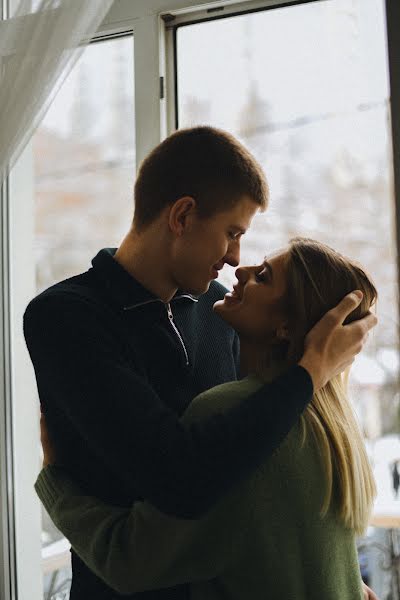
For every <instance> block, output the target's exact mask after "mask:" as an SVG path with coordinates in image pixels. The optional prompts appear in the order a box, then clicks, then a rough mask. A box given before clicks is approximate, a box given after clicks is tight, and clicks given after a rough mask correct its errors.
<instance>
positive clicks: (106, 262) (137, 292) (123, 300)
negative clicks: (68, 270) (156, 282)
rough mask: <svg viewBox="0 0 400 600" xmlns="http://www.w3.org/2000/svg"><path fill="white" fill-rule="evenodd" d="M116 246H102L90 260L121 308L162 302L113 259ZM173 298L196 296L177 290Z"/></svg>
mask: <svg viewBox="0 0 400 600" xmlns="http://www.w3.org/2000/svg"><path fill="white" fill-rule="evenodd" d="M116 251H117V248H103V249H102V250H100V252H98V253H97V255H96V256H95V257H94V258H93V260H92V266H93V270H94V272H95V274H96V275H97V276H98V277H99V279H101V281H102V283H103V285H105V287H106V289H107V291H108V293H109V294H110V296H112V298H113V299H114V301H115V302H116V303H117V304H118V305H119V307H120V308H122V309H123V310H131V309H134V308H139V307H141V306H147V305H150V304H153V303H156V302H159V303H161V304H164V302H163V301H162V300H161V299H160V298H158V297H157V296H155V295H154V294H153V293H152V292H150V291H149V290H148V289H146V288H145V287H144V286H143V285H142V284H141V283H139V281H137V279H135V278H134V277H132V275H130V274H129V273H128V272H127V271H125V269H124V268H123V267H122V266H121V265H120V264H119V263H118V262H117V261H116V260H114V255H115V253H116ZM174 300H186V301H188V302H189V301H190V302H197V301H198V298H196V297H195V296H193V295H192V294H189V293H187V292H183V291H182V290H178V291H177V292H176V294H175V295H174V297H173V298H172V300H171V302H172V301H174Z"/></svg>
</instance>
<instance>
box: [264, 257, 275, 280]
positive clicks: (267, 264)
mask: <svg viewBox="0 0 400 600" xmlns="http://www.w3.org/2000/svg"><path fill="white" fill-rule="evenodd" d="M263 265H264V267H265V268H266V269H267V271H268V275H269V277H270V279H271V281H272V280H273V278H274V272H273V270H272V267H271V264H270V263H269V262H268V259H267V258H266V257H264V262H263Z"/></svg>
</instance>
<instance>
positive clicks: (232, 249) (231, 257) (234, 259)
mask: <svg viewBox="0 0 400 600" xmlns="http://www.w3.org/2000/svg"><path fill="white" fill-rule="evenodd" d="M224 261H225V262H226V263H227V264H228V265H231V267H237V266H238V264H239V262H240V242H239V240H235V241H234V242H232V243H231V244H229V247H228V252H227V253H226V254H225V257H224Z"/></svg>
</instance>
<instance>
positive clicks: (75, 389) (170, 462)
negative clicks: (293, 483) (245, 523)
mask: <svg viewBox="0 0 400 600" xmlns="http://www.w3.org/2000/svg"><path fill="white" fill-rule="evenodd" d="M356 305H357V300H356V299H355V298H353V299H351V297H350V300H348V301H347V304H346V306H345V308H344V309H342V312H341V313H340V314H339V317H337V318H338V319H339V321H340V319H341V322H343V320H344V318H345V317H346V315H347V314H348V312H351V310H353V309H354V307H355V306H356ZM346 311H347V312H346ZM77 322H79V323H81V324H82V325H81V327H80V328H79V330H78V329H77V327H76V323H77ZM330 324H331V325H332V322H330ZM346 327H350V326H346ZM25 337H26V341H27V345H28V348H29V352H30V354H31V358H32V362H33V364H34V366H35V370H36V376H37V380H38V385H39V388H40V387H42V388H44V389H45V390H46V395H47V396H48V397H51V401H52V402H54V403H55V404H56V405H57V409H58V410H59V412H61V413H62V414H64V415H65V419H66V423H68V424H69V426H71V427H73V428H74V429H75V430H76V431H77V432H78V433H79V434H80V435H81V436H82V438H83V439H84V440H85V442H86V444H87V446H88V448H90V450H91V451H92V452H93V453H94V454H95V455H97V456H98V457H99V459H100V460H102V461H103V463H104V464H106V465H108V466H109V467H110V468H111V469H112V470H113V471H114V472H115V473H118V474H119V476H120V477H122V478H123V479H125V480H126V481H128V482H129V483H133V485H134V486H135V488H136V489H137V490H138V491H139V493H140V494H141V495H142V496H143V497H144V498H146V499H147V500H149V501H150V502H151V503H152V504H154V506H156V507H157V508H158V509H159V510H161V511H162V512H165V513H168V514H174V515H177V516H180V517H197V516H200V515H202V514H204V513H205V512H206V511H207V510H208V509H209V508H210V507H212V506H213V505H214V504H215V502H217V500H218V499H219V498H220V497H222V495H223V494H225V493H226V492H227V491H228V490H229V489H230V488H231V487H232V485H233V484H235V483H238V482H239V481H240V480H241V479H243V478H244V477H245V476H246V475H248V474H249V473H250V471H251V470H252V469H254V468H256V467H257V466H258V465H259V464H260V463H261V462H262V460H263V459H264V458H265V457H267V456H268V455H270V454H271V453H272V452H273V450H274V449H275V448H276V447H277V446H278V445H279V444H280V442H281V441H282V440H283V439H284V437H285V436H286V435H287V433H288V432H289V431H290V429H291V427H292V426H293V424H294V423H295V422H296V421H297V419H298V417H299V415H300V414H301V412H302V411H303V409H304V408H305V406H306V405H307V403H308V402H309V401H310V399H311V397H312V391H313V389H312V382H311V379H310V376H309V374H308V373H307V371H306V370H305V369H303V368H301V367H300V366H294V367H292V368H291V369H290V370H289V371H288V372H287V373H285V374H284V375H282V376H281V377H279V378H277V379H276V380H275V381H274V382H272V383H270V384H267V385H265V386H264V387H263V388H261V390H260V391H258V392H257V393H255V394H254V395H252V396H251V397H249V398H247V399H246V400H244V401H243V402H242V403H240V404H239V405H238V406H235V407H233V408H232V409H231V410H230V411H229V412H227V413H224V414H223V415H218V414H216V415H212V416H210V417H209V418H208V419H206V420H204V421H202V422H201V423H192V424H190V425H185V424H182V423H180V421H179V419H178V417H177V416H176V415H175V413H174V412H173V411H172V410H170V409H169V408H168V407H167V406H166V405H165V404H164V403H163V402H162V401H161V400H160V398H159V397H158V396H157V395H156V393H155V392H154V390H153V389H152V388H151V387H150V386H149V384H148V383H147V382H146V381H145V380H144V378H143V377H141V376H140V375H139V374H138V373H135V372H134V371H133V369H132V365H131V364H130V363H128V362H127V361H126V360H125V358H124V356H123V352H122V351H121V348H120V347H119V346H118V344H117V342H116V340H115V339H114V336H113V335H112V332H109V331H106V330H105V329H104V327H103V326H102V320H101V314H100V315H99V314H96V311H95V310H94V308H93V306H91V305H90V304H84V303H82V301H78V299H74V298H66V297H65V296H59V297H58V298H57V297H54V296H53V297H51V296H49V297H47V298H45V299H42V300H41V301H34V302H33V303H31V305H30V307H28V310H27V312H26V315H25ZM353 338H354V339H353ZM353 338H352V342H353V344H350V343H349V341H350V340H349V339H347V338H346V347H343V344H342V346H341V345H340V343H339V342H340V336H336V338H335V344H336V346H335V348H336V350H332V352H331V353H330V354H329V353H325V354H324V355H323V357H324V360H325V362H324V364H323V367H321V366H320V365H318V369H317V371H318V373H320V372H323V373H324V375H325V376H326V377H327V378H329V374H331V372H332V371H333V370H334V369H337V364H338V362H339V358H340V360H343V354H345V355H346V356H350V355H351V352H353V347H354V344H355V343H358V344H360V343H361V342H360V335H358V337H357V336H353ZM356 338H357V339H356ZM317 340H319V338H318V337H317ZM320 343H321V342H320ZM322 345H323V344H322ZM314 346H315V342H314V344H311V349H312V348H313V347H314ZM335 352H336V354H335ZM306 354H307V351H306ZM306 354H305V357H306ZM353 354H354V352H353ZM315 356H316V353H315V351H314V354H313V355H312V357H313V359H314V363H315ZM326 357H328V358H329V360H330V362H329V360H327V358H326ZM310 364H311V363H310ZM310 370H312V368H311V367H310ZM94 416H95V418H94Z"/></svg>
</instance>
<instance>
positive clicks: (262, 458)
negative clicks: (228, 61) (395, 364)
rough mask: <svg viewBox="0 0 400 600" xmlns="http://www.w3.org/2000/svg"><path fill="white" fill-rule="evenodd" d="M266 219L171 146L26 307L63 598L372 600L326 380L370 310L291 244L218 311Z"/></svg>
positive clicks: (230, 168)
mask: <svg viewBox="0 0 400 600" xmlns="http://www.w3.org/2000/svg"><path fill="white" fill-rule="evenodd" d="M110 201H112V199H110ZM267 205H268V187H267V183H266V180H265V177H264V174H263V172H262V170H261V168H260V166H259V165H258V164H257V162H256V161H255V160H254V158H253V157H252V156H251V154H250V153H249V152H248V151H247V150H246V149H245V148H244V147H243V146H242V145H241V144H239V143H238V142H237V140H235V139H234V138H233V137H232V136H230V135H229V134H227V133H225V132H222V131H220V130H216V129H213V128H210V127H198V128H194V129H188V130H181V131H178V132H176V133H175V134H173V135H172V136H170V137H169V138H167V139H166V140H164V141H163V142H162V143H161V144H160V145H159V146H157V147H156V148H155V149H154V150H153V151H152V152H151V154H150V155H149V156H148V157H147V158H146V159H145V160H144V162H143V163H142V165H141V167H140V170H139V173H138V177H137V181H136V184H135V212H134V217H133V223H132V226H131V228H130V230H129V232H128V234H127V236H126V237H125V239H124V240H123V241H122V243H121V245H120V247H119V248H118V249H117V250H115V249H104V250H101V251H100V252H99V253H98V254H97V256H96V257H95V258H94V259H93V261H92V267H91V269H89V271H87V272H85V273H83V274H80V275H77V276H75V277H72V278H70V279H68V280H66V281H63V282H60V283H57V284H56V285H54V286H53V287H51V288H49V289H48V290H46V291H45V292H43V293H42V294H40V295H39V296H38V297H36V298H35V299H34V300H33V301H32V302H31V303H30V305H29V306H28V308H27V311H26V313H25V319H24V331H25V337H26V342H27V345H28V349H29V352H30V355H31V358H32V362H33V365H34V368H35V373H36V379H37V384H38V390H39V395H40V401H41V409H42V413H43V417H42V443H43V448H44V468H43V470H42V472H41V473H40V475H39V477H38V480H37V482H36V491H37V493H38V494H39V497H40V498H41V500H42V502H43V503H44V505H45V507H46V509H47V511H48V512H49V514H50V516H51V518H52V519H53V521H54V523H55V524H56V525H57V527H59V529H60V530H61V531H62V532H63V533H64V534H65V536H66V537H67V538H68V539H69V540H70V542H71V545H72V571H73V579H72V587H71V596H70V598H71V600H92V599H93V600H114V599H117V598H121V597H130V598H132V599H133V598H147V599H149V600H150V599H160V600H162V599H171V600H181V599H190V600H204V599H207V600H214V599H215V600H217V599H218V600H222V599H228V600H236V599H237V600H267V599H270V600H317V599H318V600H322V599H323V600H356V599H357V600H360V599H361V598H370V600H372V599H373V598H376V597H375V596H374V594H373V592H372V591H371V590H369V589H368V588H367V587H366V586H364V584H363V583H362V581H361V577H360V573H359V568H358V563H357V554H356V548H355V536H356V535H357V534H359V533H361V532H363V531H364V529H365V528H366V526H367V523H368V518H369V513H370V510H371V505H372V502H373V498H374V494H375V484H374V480H373V476H372V473H371V469H370V466H369V463H368V459H367V456H366V453H365V449H364V445H363V440H362V436H361V433H360V431H359V428H358V425H357V422H356V420H355V417H354V414H353V411H352V408H351V405H350V403H349V400H348V398H347V394H346V385H345V379H346V377H345V375H346V373H347V372H348V369H349V367H350V365H351V363H352V361H353V359H354V356H355V354H357V353H358V352H359V351H360V350H361V348H362V346H363V343H364V341H365V339H366V336H367V334H368V331H369V330H370V329H371V328H372V327H373V326H374V325H375V323H376V318H375V316H374V315H373V314H371V312H370V309H371V307H372V306H373V304H374V302H375V300H376V297H377V291H376V289H375V287H374V284H373V282H372V281H371V279H370V277H369V276H368V274H367V273H366V272H365V271H364V270H363V268H362V267H361V266H360V265H358V264H357V263H355V262H354V261H352V260H351V259H349V258H346V257H344V256H342V255H340V254H338V253H337V252H335V251H334V250H333V249H331V248H329V247H328V246H326V245H324V244H322V243H319V242H317V241H314V240H310V239H305V238H295V239H293V240H290V241H289V242H288V245H287V246H286V247H285V248H283V249H282V250H280V251H278V252H276V253H275V254H274V255H272V256H268V257H267V258H264V259H263V258H260V263H259V264H258V265H255V266H248V267H247V266H244V267H239V268H237V270H236V278H237V283H236V284H235V285H234V288H233V290H232V291H231V292H229V293H226V290H225V289H224V288H223V286H222V285H220V284H219V283H218V281H216V280H217V279H218V274H219V271H220V270H221V269H222V268H223V266H224V265H225V264H229V265H231V266H235V267H237V266H238V264H239V259H240V242H241V237H242V236H243V235H244V234H245V233H246V231H247V229H248V228H249V226H250V224H251V220H252V218H253V216H254V215H255V213H256V212H257V211H258V210H265V209H266V208H267ZM265 246H266V247H267V246H268V240H266V241H265Z"/></svg>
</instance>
